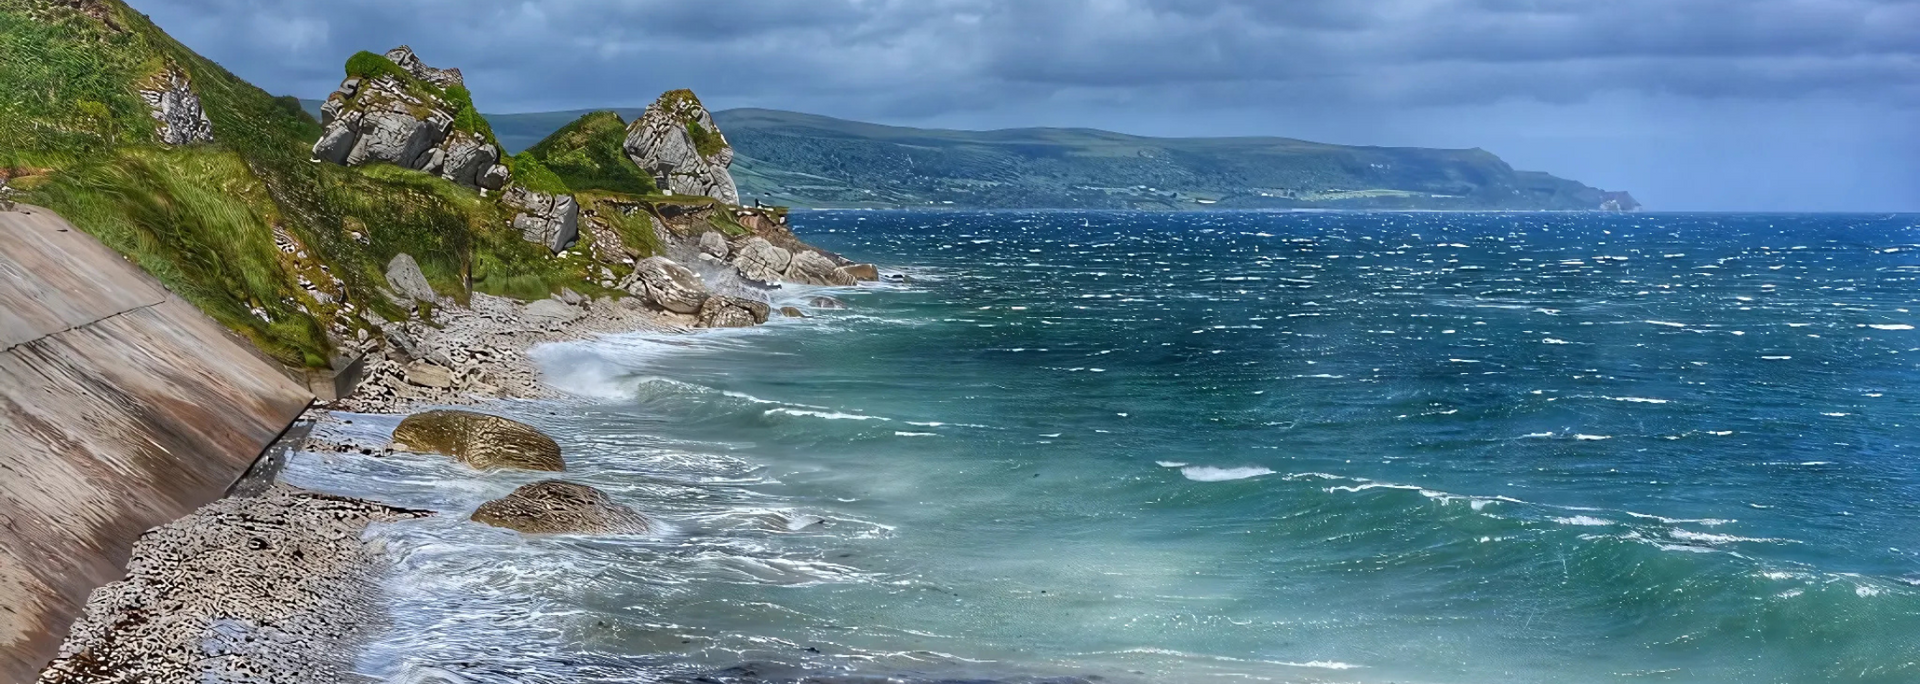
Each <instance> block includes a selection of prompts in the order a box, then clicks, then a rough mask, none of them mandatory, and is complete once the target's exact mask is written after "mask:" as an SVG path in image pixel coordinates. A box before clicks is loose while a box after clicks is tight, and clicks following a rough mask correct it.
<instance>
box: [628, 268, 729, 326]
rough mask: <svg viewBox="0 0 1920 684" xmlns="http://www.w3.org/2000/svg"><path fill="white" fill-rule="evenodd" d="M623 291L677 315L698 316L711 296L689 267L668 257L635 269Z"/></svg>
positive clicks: (705, 285) (703, 283)
mask: <svg viewBox="0 0 1920 684" xmlns="http://www.w3.org/2000/svg"><path fill="white" fill-rule="evenodd" d="M622 289H624V290H626V291H628V292H631V293H633V294H634V295H636V296H641V297H645V298H647V300H648V301H651V302H653V303H654V305H655V306H658V307H660V308H662V309H666V310H668V311H672V312H674V313H683V314H691V313H699V312H700V310H701V305H702V304H705V303H706V301H707V299H708V298H709V297H710V296H711V295H710V294H709V293H708V292H707V284H706V283H705V282H703V281H701V280H700V276H697V275H694V273H693V271H691V270H688V269H687V267H685V266H681V265H680V264H677V263H674V261H673V260H672V259H668V258H666V257H658V256H656V257H647V258H646V259H642V260H641V261H640V263H638V264H635V265H634V267H633V275H631V276H628V278H627V282H626V283H625V284H623V285H622Z"/></svg>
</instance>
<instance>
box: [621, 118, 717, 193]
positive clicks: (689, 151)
mask: <svg viewBox="0 0 1920 684" xmlns="http://www.w3.org/2000/svg"><path fill="white" fill-rule="evenodd" d="M624 147H625V149H626V153H627V157H628V158H629V159H632V160H633V163H634V164H635V165H637V166H639V167H640V168H641V169H642V170H644V171H646V172H647V173H650V174H652V175H653V179H654V184H655V185H657V186H659V187H660V189H661V190H665V191H667V192H669V193H672V194H678V195H705V196H707V197H712V198H714V199H717V200H720V201H722V202H726V203H727V204H739V203H740V191H739V189H738V188H736V187H735V186H734V183H733V175H732V174H729V173H728V172H727V167H728V166H731V165H733V146H732V145H729V144H727V139H726V136H724V135H721V134H720V128H719V127H718V126H715V125H714V124H713V115H712V114H710V113H708V112H707V108H706V107H705V106H703V105H701V104H700V99H699V98H697V97H694V95H693V91H689V90H675V91H671V92H668V93H666V94H663V95H661V96H660V99H659V100H657V101H655V102H654V103H653V104H652V105H649V106H648V107H647V111H646V112H644V113H642V114H641V115H640V118H638V119H635V120H634V122H633V123H632V124H631V125H629V126H627V140H626V143H625V144H624Z"/></svg>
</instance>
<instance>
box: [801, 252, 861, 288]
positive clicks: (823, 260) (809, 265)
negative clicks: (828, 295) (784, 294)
mask: <svg viewBox="0 0 1920 684" xmlns="http://www.w3.org/2000/svg"><path fill="white" fill-rule="evenodd" d="M786 280H788V281H790V282H796V283H805V284H808V285H852V284H854V283H855V282H856V281H855V280H854V278H853V276H851V275H848V274H846V273H843V272H841V271H840V265H839V264H835V263H833V260H832V259H828V258H827V257H826V256H824V255H822V254H820V253H819V252H813V251H807V250H802V251H799V252H795V253H794V254H793V259H792V262H791V263H790V264H789V265H788V266H787V272H786Z"/></svg>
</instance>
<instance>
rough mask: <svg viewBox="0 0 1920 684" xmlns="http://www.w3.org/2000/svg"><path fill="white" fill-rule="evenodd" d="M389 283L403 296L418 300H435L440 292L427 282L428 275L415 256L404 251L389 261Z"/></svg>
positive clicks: (437, 299) (438, 298) (438, 297)
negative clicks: (414, 258)
mask: <svg viewBox="0 0 1920 684" xmlns="http://www.w3.org/2000/svg"><path fill="white" fill-rule="evenodd" d="M387 284H388V285H390V286H392V287H393V291H394V292H395V293H396V294H399V295H400V296H402V297H406V298H407V299H411V300H413V301H416V302H435V301H439V300H440V294H439V293H437V292H434V291H433V285H432V284H430V283H428V282H427V275H426V274H425V273H421V272H420V264H419V263H418V262H415V261H414V260H413V256H412V255H410V254H407V253H405V252H402V253H400V254H396V255H394V257H393V260H392V261H389V262H387Z"/></svg>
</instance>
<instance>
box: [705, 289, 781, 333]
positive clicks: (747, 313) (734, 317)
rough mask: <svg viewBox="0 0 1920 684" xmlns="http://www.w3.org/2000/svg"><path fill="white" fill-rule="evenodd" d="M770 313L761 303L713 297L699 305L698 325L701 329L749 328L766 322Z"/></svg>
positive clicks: (723, 296) (721, 296)
mask: <svg viewBox="0 0 1920 684" xmlns="http://www.w3.org/2000/svg"><path fill="white" fill-rule="evenodd" d="M771 312H772V310H771V308H770V307H768V306H767V305H766V304H765V303H762V302H756V301H754V300H751V299H743V298H740V297H729V296H726V295H715V296H712V297H709V298H707V301H706V302H705V303H703V304H701V305H700V314H699V325H700V327H702V328H751V327H753V326H756V325H759V324H761V323H765V322H767V315H768V314H770V313H771Z"/></svg>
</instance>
